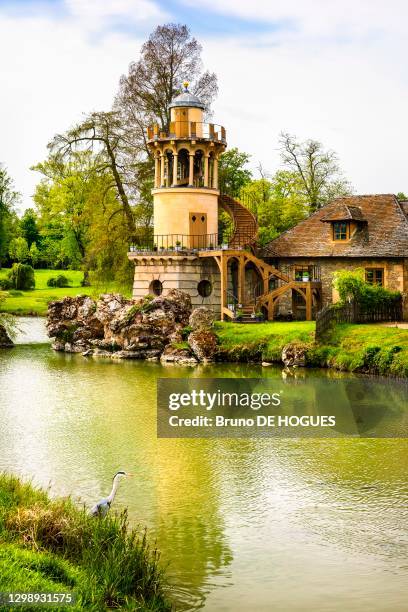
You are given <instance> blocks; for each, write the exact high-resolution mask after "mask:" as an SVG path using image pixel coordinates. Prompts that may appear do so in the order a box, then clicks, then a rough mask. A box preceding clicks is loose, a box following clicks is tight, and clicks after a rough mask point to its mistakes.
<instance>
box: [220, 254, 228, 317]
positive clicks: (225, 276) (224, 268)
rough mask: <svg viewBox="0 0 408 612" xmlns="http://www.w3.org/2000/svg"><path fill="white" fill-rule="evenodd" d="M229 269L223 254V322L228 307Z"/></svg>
mask: <svg viewBox="0 0 408 612" xmlns="http://www.w3.org/2000/svg"><path fill="white" fill-rule="evenodd" d="M227 283H228V267H227V259H226V257H225V256H224V254H223V253H221V321H224V317H225V315H224V308H225V307H226V305H227Z"/></svg>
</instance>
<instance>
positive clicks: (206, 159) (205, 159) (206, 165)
mask: <svg viewBox="0 0 408 612" xmlns="http://www.w3.org/2000/svg"><path fill="white" fill-rule="evenodd" d="M209 157H210V156H209V154H208V153H205V155H204V187H208V161H209Z"/></svg>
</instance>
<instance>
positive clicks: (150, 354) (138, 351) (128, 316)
mask: <svg viewBox="0 0 408 612" xmlns="http://www.w3.org/2000/svg"><path fill="white" fill-rule="evenodd" d="M190 315H191V300H190V297H189V295H187V294H186V293H183V292H182V291H179V290H177V289H173V290H171V291H169V293H168V294H167V295H165V296H159V297H156V298H153V299H152V298H144V299H142V300H128V299H126V298H124V297H123V296H121V295H119V294H105V295H101V296H100V298H99V299H98V300H97V301H95V300H93V299H92V298H90V297H89V296H77V297H75V298H71V297H66V298H64V299H63V300H58V301H55V302H51V303H50V304H49V307H48V320H47V330H48V335H49V336H50V337H51V338H54V342H53V345H52V346H53V348H54V349H55V350H57V351H65V352H68V353H82V354H83V355H84V356H85V357H91V356H93V355H95V356H103V357H112V358H114V359H148V360H151V361H153V360H158V359H161V360H162V361H163V362H165V363H180V364H183V365H194V364H196V363H197V359H196V357H195V356H194V354H193V352H192V351H190V349H189V348H188V347H187V346H184V347H182V348H181V347H180V346H179V345H180V344H185V342H184V341H183V334H182V330H183V328H185V327H186V326H187V325H188V323H189V318H190Z"/></svg>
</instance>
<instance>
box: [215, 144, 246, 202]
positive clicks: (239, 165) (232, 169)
mask: <svg viewBox="0 0 408 612" xmlns="http://www.w3.org/2000/svg"><path fill="white" fill-rule="evenodd" d="M249 159H250V155H248V153H244V152H242V151H239V150H238V149H237V148H236V147H235V148H233V149H229V150H228V151H225V153H223V154H222V155H221V156H220V161H219V169H218V172H219V184H220V189H221V191H223V192H225V193H228V195H230V196H232V197H238V196H239V194H240V191H241V189H242V188H243V187H245V185H248V183H250V181H251V179H252V172H251V171H250V170H249V169H248V168H247V165H248V162H249Z"/></svg>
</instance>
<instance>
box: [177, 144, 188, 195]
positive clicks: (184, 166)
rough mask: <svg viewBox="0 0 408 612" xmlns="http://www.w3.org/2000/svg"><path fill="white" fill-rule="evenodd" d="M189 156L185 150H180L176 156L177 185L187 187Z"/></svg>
mask: <svg viewBox="0 0 408 612" xmlns="http://www.w3.org/2000/svg"><path fill="white" fill-rule="evenodd" d="M189 165H190V156H189V153H188V151H187V149H180V151H179V152H178V156H177V185H180V186H183V187H186V186H187V185H188V177H189Z"/></svg>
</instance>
